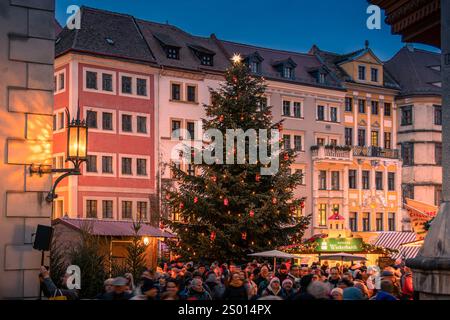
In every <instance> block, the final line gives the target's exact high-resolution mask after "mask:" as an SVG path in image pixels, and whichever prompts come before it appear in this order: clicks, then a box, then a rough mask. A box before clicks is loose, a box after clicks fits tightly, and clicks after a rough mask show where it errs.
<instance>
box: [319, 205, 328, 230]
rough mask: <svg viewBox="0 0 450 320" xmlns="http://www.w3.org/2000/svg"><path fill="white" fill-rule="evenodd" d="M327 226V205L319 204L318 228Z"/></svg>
mask: <svg viewBox="0 0 450 320" xmlns="http://www.w3.org/2000/svg"><path fill="white" fill-rule="evenodd" d="M326 225H327V205H326V204H325V203H321V204H319V226H321V227H324V226H326Z"/></svg>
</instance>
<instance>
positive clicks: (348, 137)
mask: <svg viewBox="0 0 450 320" xmlns="http://www.w3.org/2000/svg"><path fill="white" fill-rule="evenodd" d="M345 145H346V146H352V145H353V128H345Z"/></svg>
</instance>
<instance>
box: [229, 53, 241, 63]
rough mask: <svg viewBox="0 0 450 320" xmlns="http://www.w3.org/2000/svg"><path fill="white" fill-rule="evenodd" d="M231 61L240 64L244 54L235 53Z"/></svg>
mask: <svg viewBox="0 0 450 320" xmlns="http://www.w3.org/2000/svg"><path fill="white" fill-rule="evenodd" d="M231 61H233V63H234V64H239V63H241V61H242V56H241V55H240V54H239V53H235V54H234V55H233V57H232V58H231Z"/></svg>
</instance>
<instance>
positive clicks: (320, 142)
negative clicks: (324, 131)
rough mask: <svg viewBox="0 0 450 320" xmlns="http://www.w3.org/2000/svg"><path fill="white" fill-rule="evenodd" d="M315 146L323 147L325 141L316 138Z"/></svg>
mask: <svg viewBox="0 0 450 320" xmlns="http://www.w3.org/2000/svg"><path fill="white" fill-rule="evenodd" d="M317 145H318V146H323V145H325V139H324V138H317Z"/></svg>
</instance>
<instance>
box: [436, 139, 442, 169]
mask: <svg viewBox="0 0 450 320" xmlns="http://www.w3.org/2000/svg"><path fill="white" fill-rule="evenodd" d="M434 162H435V163H436V165H438V166H441V165H442V143H440V142H436V143H435V144H434Z"/></svg>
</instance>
